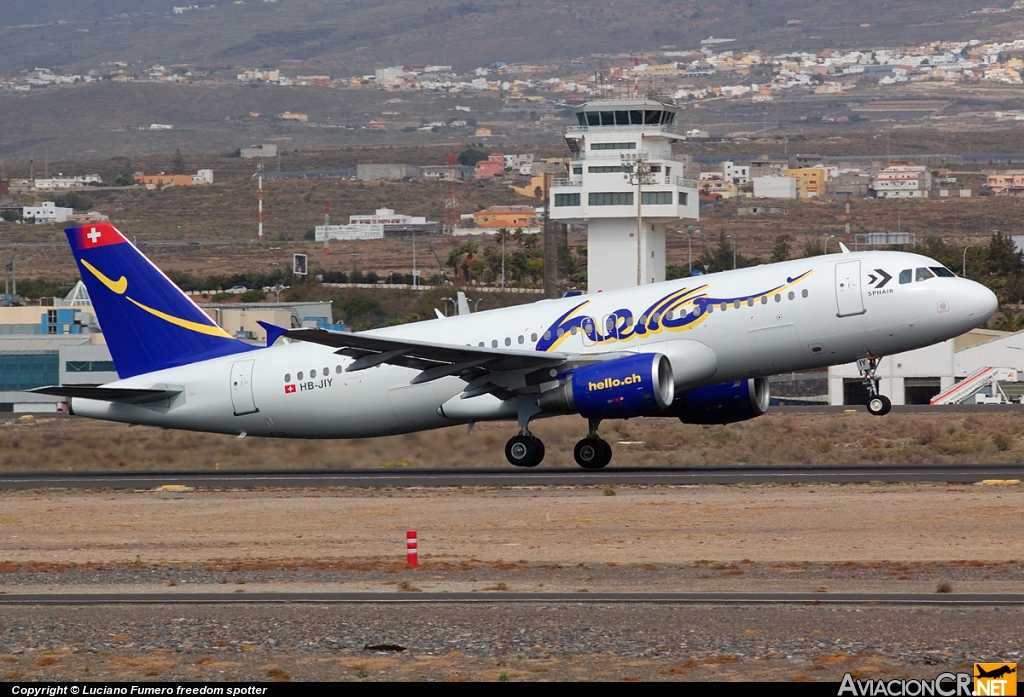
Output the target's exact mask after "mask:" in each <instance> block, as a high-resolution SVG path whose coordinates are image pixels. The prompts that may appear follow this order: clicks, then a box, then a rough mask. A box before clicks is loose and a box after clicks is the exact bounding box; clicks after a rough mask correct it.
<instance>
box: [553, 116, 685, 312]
mask: <svg viewBox="0 0 1024 697" xmlns="http://www.w3.org/2000/svg"><path fill="white" fill-rule="evenodd" d="M677 113H678V110H677V109H676V108H675V107H673V106H671V105H668V104H663V103H661V102H657V101H653V100H648V99H622V100H600V101H594V102H588V103H587V104H584V105H582V106H580V107H577V108H576V120H577V123H578V125H576V126H570V127H569V128H567V129H566V132H565V140H566V143H567V144H568V145H569V149H570V150H571V151H572V159H571V162H570V165H569V178H568V179H556V180H554V182H553V185H552V187H551V198H550V201H549V209H548V210H550V211H551V219H552V220H558V221H563V222H566V223H575V224H580V225H586V226H587V276H588V286H589V289H590V291H591V292H596V291H599V290H613V289H616V288H625V287H628V286H635V285H638V284H646V283H657V282H659V281H663V280H665V225H666V223H671V222H675V221H678V220H680V219H683V218H689V219H694V220H696V219H697V218H698V217H699V215H700V212H699V201H698V192H697V182H696V181H694V180H692V179H687V178H685V176H686V175H687V174H688V172H687V169H688V158H684V157H683V156H680V155H676V154H674V153H673V152H672V143H673V142H675V141H680V140H683V135H682V131H681V130H680V129H678V128H677V127H676V126H675V118H676V114H677ZM637 169H639V170H640V171H641V173H642V174H643V177H642V179H643V181H642V182H641V183H640V184H639V185H638V184H637V183H636V177H635V175H634V174H633V173H634V172H635V171H636V170H637ZM631 177H632V178H631ZM638 194H639V195H638ZM638 233H639V237H638Z"/></svg>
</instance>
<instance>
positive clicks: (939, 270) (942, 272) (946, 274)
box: [928, 266, 956, 278]
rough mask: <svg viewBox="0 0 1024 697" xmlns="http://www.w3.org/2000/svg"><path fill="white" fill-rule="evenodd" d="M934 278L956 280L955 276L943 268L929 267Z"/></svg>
mask: <svg viewBox="0 0 1024 697" xmlns="http://www.w3.org/2000/svg"><path fill="white" fill-rule="evenodd" d="M928 268H929V269H931V270H932V271H933V272H935V275H936V276H939V277H940V278H956V274H955V273H953V272H952V271H950V270H949V269H947V268H946V267H945V266H929V267H928Z"/></svg>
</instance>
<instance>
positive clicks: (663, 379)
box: [537, 353, 675, 419]
mask: <svg viewBox="0 0 1024 697" xmlns="http://www.w3.org/2000/svg"><path fill="white" fill-rule="evenodd" d="M674 397H675V384H674V382H673V379H672V365H671V363H669V360H668V358H666V357H665V356H664V355H662V354H660V353H642V354H638V355H636V356H627V357H625V358H615V359H613V360H610V361H605V362H603V363H596V364H594V365H588V366H585V367H583V368H578V369H577V370H575V371H573V373H572V374H570V375H569V377H568V378H567V379H566V380H565V381H564V382H563V383H562V384H561V385H559V386H558V387H556V388H554V389H553V390H548V391H547V392H545V393H543V394H542V395H541V396H540V399H539V400H538V401H537V404H538V406H540V408H541V409H542V410H543V411H546V412H555V413H578V414H579V415H580V416H583V417H585V418H588V419H628V418H632V417H634V416H649V415H653V414H657V413H659V412H661V411H664V410H665V409H666V408H667V407H668V406H669V405H671V404H672V400H673V398H674Z"/></svg>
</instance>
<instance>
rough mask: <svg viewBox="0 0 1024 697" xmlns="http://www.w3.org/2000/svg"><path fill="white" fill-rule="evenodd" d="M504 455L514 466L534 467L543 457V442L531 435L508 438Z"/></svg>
mask: <svg viewBox="0 0 1024 697" xmlns="http://www.w3.org/2000/svg"><path fill="white" fill-rule="evenodd" d="M505 457H506V458H508V461H509V462H511V463H512V464H513V465H515V466H516V467H536V466H537V465H539V464H540V463H541V460H543V459H544V443H543V442H542V441H541V440H539V439H538V438H535V437H534V436H532V435H518V436H513V437H512V438H509V440H508V443H506V444H505Z"/></svg>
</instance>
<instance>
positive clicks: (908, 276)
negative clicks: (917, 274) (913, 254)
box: [900, 269, 914, 283]
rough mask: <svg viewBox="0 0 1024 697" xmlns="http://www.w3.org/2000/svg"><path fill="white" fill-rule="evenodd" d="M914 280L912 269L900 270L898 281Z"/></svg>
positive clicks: (907, 281) (908, 281)
mask: <svg viewBox="0 0 1024 697" xmlns="http://www.w3.org/2000/svg"><path fill="white" fill-rule="evenodd" d="M913 280H914V270H913V269H903V270H902V271H900V283H910V282H911V281H913Z"/></svg>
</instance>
